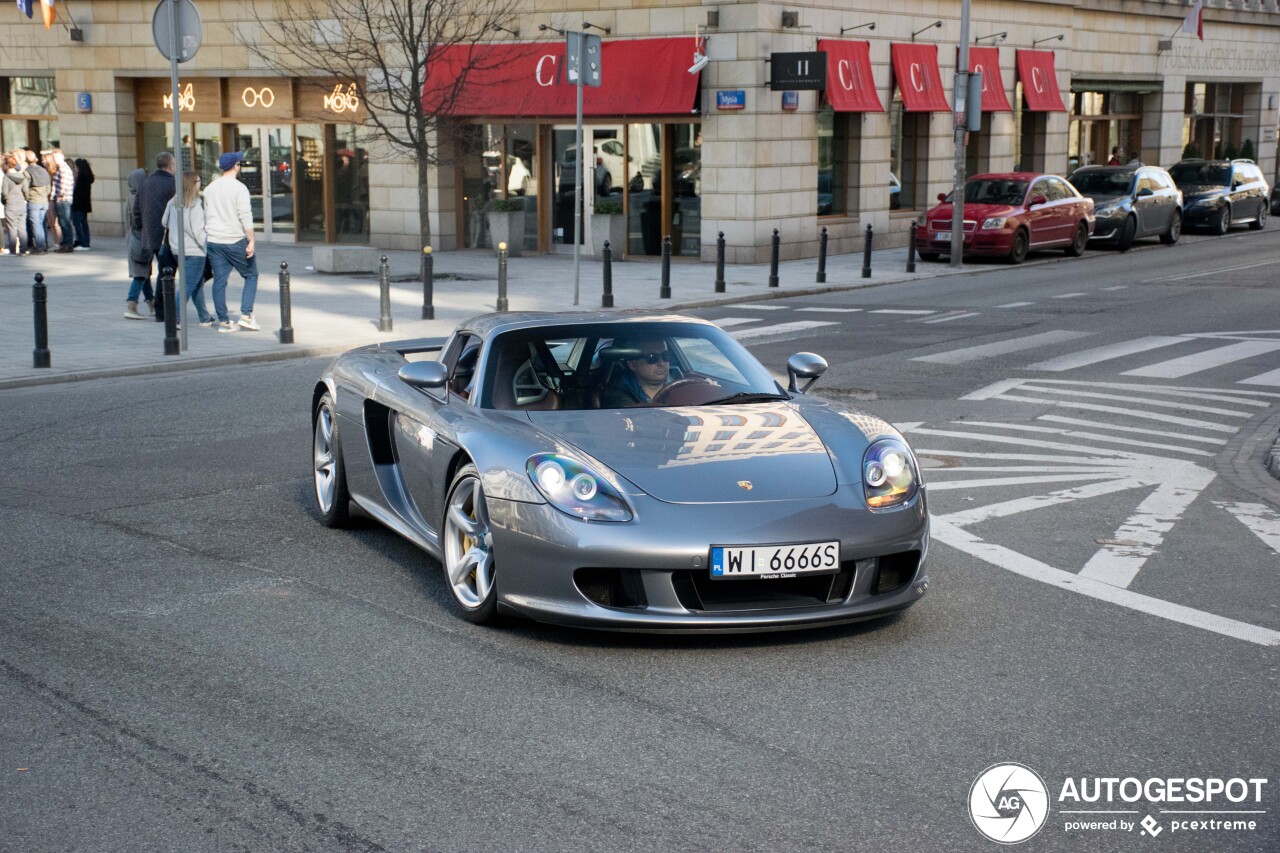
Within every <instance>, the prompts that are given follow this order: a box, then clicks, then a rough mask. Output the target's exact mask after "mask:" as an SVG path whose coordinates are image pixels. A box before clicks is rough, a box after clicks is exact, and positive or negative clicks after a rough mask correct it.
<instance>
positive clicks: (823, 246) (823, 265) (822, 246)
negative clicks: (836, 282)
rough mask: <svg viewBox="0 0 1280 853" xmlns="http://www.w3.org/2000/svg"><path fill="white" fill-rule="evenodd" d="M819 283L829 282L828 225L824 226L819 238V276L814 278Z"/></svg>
mask: <svg viewBox="0 0 1280 853" xmlns="http://www.w3.org/2000/svg"><path fill="white" fill-rule="evenodd" d="M814 281H816V282H817V283H818V284H826V283H827V226H825V225H824V226H822V236H821V237H820V238H818V276H817V278H815V279H814Z"/></svg>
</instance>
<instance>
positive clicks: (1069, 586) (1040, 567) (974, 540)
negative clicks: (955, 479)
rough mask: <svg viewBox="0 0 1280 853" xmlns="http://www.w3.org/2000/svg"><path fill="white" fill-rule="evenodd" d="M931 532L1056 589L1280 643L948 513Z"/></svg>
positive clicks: (1262, 631) (1261, 631) (1275, 635)
mask: <svg viewBox="0 0 1280 853" xmlns="http://www.w3.org/2000/svg"><path fill="white" fill-rule="evenodd" d="M931 533H932V535H933V538H934V539H935V540H937V541H940V542H943V543H944V544H946V545H950V546H951V547H952V548H955V549H957V550H959V551H963V552H964V553H966V554H969V555H970V556H973V557H977V558H978V559H980V560H985V561H986V562H988V563H991V564H992V565H994V566H997V567H999V568H1002V569H1005V570H1007V571H1010V572H1013V573H1014V574H1018V575H1022V576H1023V577H1026V578H1031V579H1032V580H1037V581H1040V582H1041V583H1047V584H1049V585H1051V586H1056V587H1058V588H1059V589H1065V590H1070V591H1071V592H1078V593H1080V594H1081V595H1087V596H1089V597H1090V598H1096V599H1098V600H1100V601H1106V602H1109V603H1111V604H1118V605H1120V606H1121V607H1127V608H1129V609H1130V610H1136V611H1138V612H1140V613H1146V614H1148V615H1151V616H1158V617H1160V618H1162V619H1168V620H1170V621H1173V622H1178V623H1180V624H1182V625H1189V626H1191V627H1193V628H1200V629H1203V630H1206V631H1212V632H1214V633H1217V634H1222V635H1223V636H1227V637H1234V638H1235V639H1238V640H1245V641H1246V642H1250V643H1256V644H1258V645H1260V646H1280V631H1273V630H1271V629H1269V628H1261V627H1259V626H1257V625H1250V624H1248V623H1245V622H1239V621H1237V620H1235V619H1228V618H1226V617H1224V616H1217V615H1215V614H1213V613H1205V612H1204V611H1203V610H1195V609H1193V608H1190V607H1185V606H1183V605H1181V604H1174V603H1172V602H1169V601H1161V600H1160V599H1158V598H1151V597H1149V596H1146V595H1142V594H1140V593H1136V592H1131V591H1130V590H1127V589H1120V588H1119V587H1115V586H1111V585H1109V584H1105V583H1099V582H1097V581H1093V580H1090V579H1088V578H1082V577H1080V576H1079V575H1076V574H1074V573H1072V572H1064V571H1062V570H1061V569H1055V568H1054V567H1053V566H1050V565H1048V564H1046V563H1042V562H1040V561H1039V560H1035V559H1033V558H1031V557H1028V556H1026V555H1025V554H1019V553H1018V552H1017V551H1013V550H1010V549H1009V548H1005V547H1003V546H1000V545H993V544H991V543H989V542H984V541H983V540H981V539H979V538H978V537H977V536H975V535H974V534H972V533H970V532H969V531H967V530H963V529H961V528H960V527H958V526H956V525H954V524H951V523H950V522H949V521H948V516H936V515H935V516H934V517H933V518H932V527H931Z"/></svg>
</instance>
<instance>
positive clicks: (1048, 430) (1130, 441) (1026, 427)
mask: <svg viewBox="0 0 1280 853" xmlns="http://www.w3.org/2000/svg"><path fill="white" fill-rule="evenodd" d="M1036 420H1042V418H1037V419H1036ZM965 423H966V424H968V425H969V426H979V427H992V428H995V429H1009V430H1022V431H1024V432H1035V433H1043V434H1047V435H1061V436H1066V437H1068V438H1087V439H1091V440H1093V441H1105V442H1109V443H1111V444H1124V445H1128V446H1130V447H1149V448H1151V449H1152V450H1174V451H1177V452H1178V453H1190V454H1192V455H1193V456H1212V455H1213V454H1212V453H1210V452H1209V451H1207V450H1196V449H1195V448H1193V447H1182V446H1181V445H1177V444H1159V443H1157V442H1154V441H1139V440H1138V439H1136V438H1120V437H1119V436H1115V435H1105V434H1103V433H1100V432H1085V431H1083V430H1075V429H1053V428H1052V427H1038V426H1032V425H1031V424H1000V423H991V422H988V421H965ZM1079 423H1083V424H1086V425H1087V426H1092V427H1101V426H1105V425H1104V424H1099V423H1097V422H1095V421H1080V422H1079ZM1133 432H1142V433H1145V434H1148V435H1149V434H1151V433H1150V431H1148V430H1137V429H1135V430H1133ZM1178 437H1179V438H1181V436H1180V435H1179V436H1178ZM1214 440H1215V441H1217V439H1214ZM1219 443H1220V444H1226V442H1225V441H1220V442H1219Z"/></svg>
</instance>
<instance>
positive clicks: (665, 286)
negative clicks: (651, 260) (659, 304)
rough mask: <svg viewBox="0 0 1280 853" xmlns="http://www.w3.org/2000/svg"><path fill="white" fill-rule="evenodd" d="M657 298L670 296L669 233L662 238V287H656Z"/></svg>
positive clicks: (668, 297)
mask: <svg viewBox="0 0 1280 853" xmlns="http://www.w3.org/2000/svg"><path fill="white" fill-rule="evenodd" d="M658 298H659V299H670V298H671V235H670V234H667V235H665V236H664V237H663V238H662V287H661V288H659V289H658Z"/></svg>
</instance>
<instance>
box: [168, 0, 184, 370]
mask: <svg viewBox="0 0 1280 853" xmlns="http://www.w3.org/2000/svg"><path fill="white" fill-rule="evenodd" d="M163 2H167V3H168V4H169V78H170V85H171V86H172V88H173V159H174V182H173V183H174V192H173V212H174V215H175V216H176V220H177V225H178V268H177V269H176V270H174V271H173V275H174V280H175V281H177V283H178V287H177V291H178V303H179V304H180V305H181V306H182V308H181V309H180V310H179V311H178V316H179V317H180V318H181V319H180V321H179V322H180V324H181V328H179V330H178V332H179V335H178V336H179V339H180V341H181V346H182V351H183V352H186V351H187V326H188V325H189V324H188V323H187V299H186V296H187V263H186V253H187V241H186V239H185V238H186V227H185V226H184V225H183V213H184V210H183V207H182V173H183V171H184V170H183V166H182V117H181V111H182V105H181V99H180V98H179V97H178V55H179V53H180V50H179V44H178V0H163ZM168 307H169V306H167V305H166V306H165V308H166V309H167V308H168Z"/></svg>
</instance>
